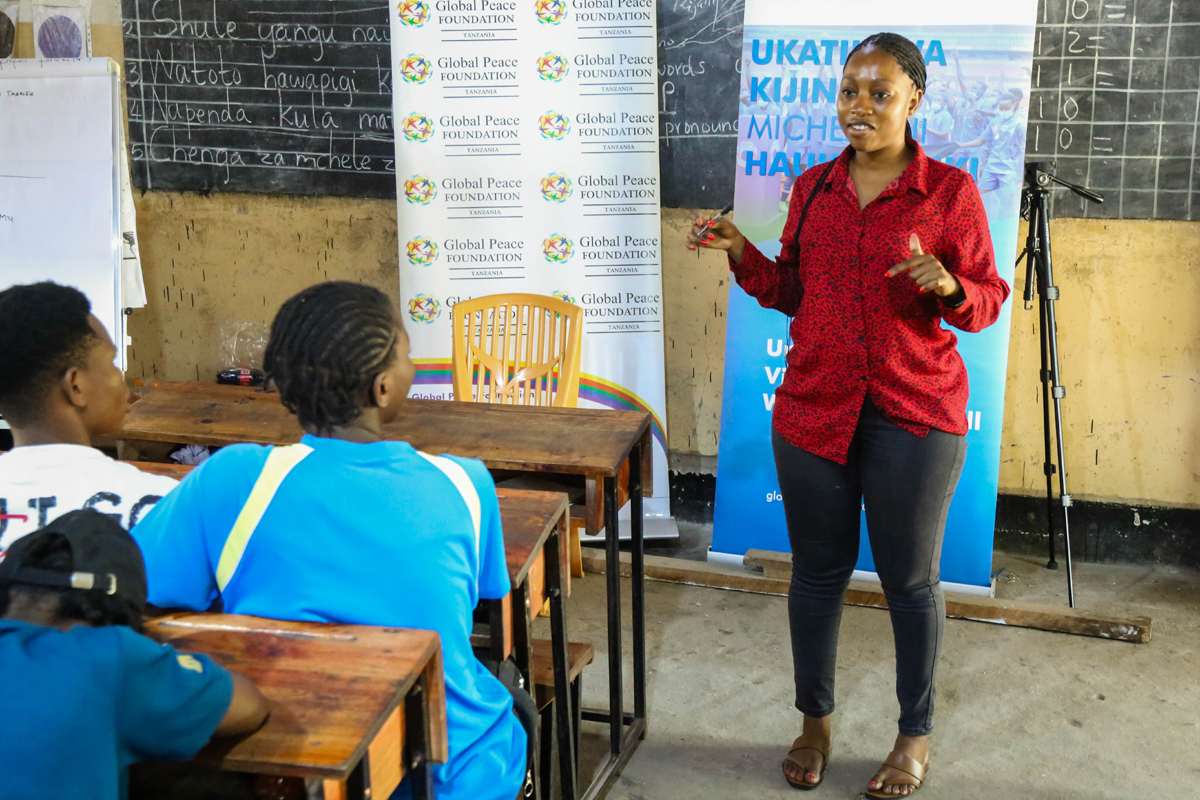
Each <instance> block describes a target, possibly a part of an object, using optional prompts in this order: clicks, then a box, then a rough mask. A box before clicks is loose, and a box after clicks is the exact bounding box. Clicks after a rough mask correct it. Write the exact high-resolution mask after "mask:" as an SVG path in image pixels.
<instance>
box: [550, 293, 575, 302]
mask: <svg viewBox="0 0 1200 800" xmlns="http://www.w3.org/2000/svg"><path fill="white" fill-rule="evenodd" d="M550 296H551V297H553V298H554V299H556V300H562V301H563V302H564V303H570V304H571V305H575V298H574V297H571V295H569V294H567V293H566V292H564V291H562V290H561V289H557V290H555V291H553V292H551V293H550Z"/></svg>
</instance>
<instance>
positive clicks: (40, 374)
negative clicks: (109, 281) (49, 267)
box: [0, 281, 100, 425]
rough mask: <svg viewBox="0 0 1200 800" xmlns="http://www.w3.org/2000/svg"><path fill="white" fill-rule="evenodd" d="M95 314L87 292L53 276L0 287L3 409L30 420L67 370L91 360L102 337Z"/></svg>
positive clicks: (13, 416)
mask: <svg viewBox="0 0 1200 800" xmlns="http://www.w3.org/2000/svg"><path fill="white" fill-rule="evenodd" d="M90 313H91V303H89V302H88V299H87V296H86V295H84V294H83V292H81V291H79V290H78V289H75V288H73V287H71V286H60V285H58V284H57V283H51V282H50V281H43V282H42V283H31V284H26V285H24V286H12V287H10V288H8V289H5V290H4V291H2V292H0V414H3V415H4V416H5V417H7V418H8V419H9V421H11V422H14V423H16V424H18V425H21V424H26V423H28V422H31V421H32V420H34V419H36V418H37V415H38V414H39V412H40V411H41V410H42V409H43V408H44V407H45V400H46V397H47V395H48V394H49V392H50V389H51V387H52V386H53V385H54V384H55V383H56V382H57V381H58V380H59V379H60V378H61V377H62V375H63V373H64V372H66V371H67V370H68V369H69V368H71V367H79V368H83V367H84V366H85V365H86V364H87V358H88V354H89V353H90V352H91V349H92V348H93V347H94V346H96V345H97V344H99V342H100V340H99V339H98V338H97V337H96V334H95V332H94V331H92V327H91V325H89V324H88V315H89V314H90Z"/></svg>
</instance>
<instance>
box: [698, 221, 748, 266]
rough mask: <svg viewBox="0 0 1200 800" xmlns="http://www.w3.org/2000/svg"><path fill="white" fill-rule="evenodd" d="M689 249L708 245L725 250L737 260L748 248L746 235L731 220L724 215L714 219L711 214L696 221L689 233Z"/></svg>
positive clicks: (714, 248) (738, 260)
mask: <svg viewBox="0 0 1200 800" xmlns="http://www.w3.org/2000/svg"><path fill="white" fill-rule="evenodd" d="M687 240H688V249H689V250H695V249H696V248H698V247H708V248H710V249H713V250H725V251H727V252H728V253H729V257H730V258H732V259H733V260H734V261H735V262H740V261H741V260H742V254H743V253H744V252H745V249H746V237H745V236H742V232H741V231H739V230H738V229H737V226H736V225H734V224H733V223H732V222H730V221H729V220H727V219H725V218H724V217H722V218H720V219H713V218H712V217H711V215H702V216H701V217H699V218H698V219H697V220H696V221H695V222H694V223H692V229H691V231H690V232H689V233H688V239H687Z"/></svg>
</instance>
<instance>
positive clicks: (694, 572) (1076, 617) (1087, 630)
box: [583, 547, 1152, 643]
mask: <svg viewBox="0 0 1200 800" xmlns="http://www.w3.org/2000/svg"><path fill="white" fill-rule="evenodd" d="M760 552H762V551H760ZM583 566H584V570H585V571H586V572H592V573H599V574H603V573H604V569H605V567H604V551H603V550H599V549H596V548H592V547H585V548H583ZM629 571H630V555H629V553H621V574H622V575H626V576H627V575H629ZM646 577H647V578H648V579H650V580H656V581H665V582H667V583H683V584H687V585H689V586H706V587H709V588H712V589H731V590H733V591H738V592H751V593H755V594H774V595H783V596H786V595H787V591H788V583H789V579H787V578H779V577H770V576H768V575H759V574H757V573H755V572H750V571H748V570H739V569H737V568H736V567H730V566H726V565H723V564H709V563H707V562H704V561H687V560H684V559H681V558H667V557H665V556H646ZM846 604H847V605H852V606H866V607H868V608H887V600H886V599H885V598H884V596H883V591H882V590H881V589H880V588H879V587H878V586H877V585H875V584H872V583H865V582H862V581H851V582H850V588H849V589H848V590H847V591H846ZM946 616H948V617H951V618H953V619H965V620H971V621H973V622H988V623H991V624H993V625H1010V626H1013V627H1017V628H1035V629H1037V630H1042V631H1051V632H1054V633H1071V634H1075V635H1078V636H1092V637H1095V638H1098V639H1112V640H1115V641H1119V642H1135V643H1144V642H1148V641H1150V634H1151V624H1152V621H1151V619H1150V618H1149V617H1118V616H1113V615H1111V614H1099V613H1096V612H1092V611H1085V610H1082V609H1078V608H1074V609H1072V608H1065V607H1062V606H1050V605H1042V604H1040V603H1026V602H1022V601H1019V600H999V599H996V598H991V597H978V596H976V595H969V594H958V593H954V592H947V593H946Z"/></svg>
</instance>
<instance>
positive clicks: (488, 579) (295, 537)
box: [133, 435, 525, 800]
mask: <svg viewBox="0 0 1200 800" xmlns="http://www.w3.org/2000/svg"><path fill="white" fill-rule="evenodd" d="M301 445H302V446H303V447H307V448H311V452H308V453H307V454H306V455H304V456H303V458H302V460H300V461H299V462H298V463H297V464H296V465H295V466H294V467H292V469H291V471H290V472H288V473H287V476H286V477H285V478H284V479H283V481H282V483H281V484H280V485H279V488H278V490H277V491H276V493H275V495H274V497H273V498H272V499H271V501H270V504H269V505H268V506H267V508H266V511H265V512H264V513H263V515H262V517H261V519H260V521H259V523H258V525H257V527H256V528H255V529H254V531H253V534H252V535H251V536H250V538H249V540H248V541H247V542H246V545H245V549H244V551H243V553H242V556H241V560H240V562H238V563H237V566H236V570H234V571H233V572H232V575H231V577H229V578H228V583H227V584H226V585H225V586H224V589H223V591H219V587H218V578H217V575H218V574H219V573H220V574H222V575H224V573H222V571H221V569H220V565H221V563H222V555H223V553H224V552H225V551H226V543H227V539H229V538H230V536H229V535H230V531H231V529H233V527H234V523H235V522H236V521H237V518H238V516H239V513H240V512H241V511H242V508H243V506H245V505H246V501H247V499H248V498H249V496H250V493H251V490H252V488H253V487H254V484H255V482H256V481H257V480H258V478H259V475H260V473H262V471H263V467H264V465H265V464H266V462H267V459H268V456H269V454H270V453H271V452H272V448H270V447H261V446H258V445H245V444H243V445H234V446H232V447H226V448H224V449H222V450H220V451H218V452H217V453H216V454H215V455H214V456H213V457H212V458H210V459H209V460H208V461H206V462H205V463H204V464H203V465H202V466H201V467H199V468H198V469H197V470H196V471H195V472H193V473H192V474H191V475H189V476H188V477H187V478H186V479H185V480H184V481H183V482H182V483H181V484H180V485H179V487H178V488H177V489H176V490H175V491H174V492H172V493H171V494H169V495H168V496H167V497H165V498H164V499H163V500H162V501H161V502H159V504H158V505H157V506H156V507H155V509H154V510H153V511H152V512H150V513H149V514H147V515H146V517H145V518H144V519H143V520H142V521H141V522H140V523H139V524H138V526H137V527H136V528H135V529H134V531H133V535H134V538H135V539H137V541H138V543H139V544H140V545H141V547H142V552H143V554H144V556H145V559H146V572H147V575H148V576H149V584H150V598H149V599H150V602H151V603H153V604H155V605H158V606H166V607H184V608H191V609H206V608H208V607H209V606H210V605H211V604H212V602H213V601H214V600H215V599H216V597H217V595H218V593H219V594H220V595H221V597H222V600H223V603H224V610H225V612H226V613H234V614H253V615H257V616H263V617H271V618H275V619H290V620H309V621H317V622H343V623H357V624H365V625H389V626H396V627H406V628H420V629H426V630H434V631H437V632H438V633H439V634H440V635H441V641H442V658H443V662H444V665H445V677H446V723H447V728H448V734H449V745H450V748H449V749H450V758H449V760H448V761H447V763H446V764H444V765H439V766H437V767H436V768H435V769H434V780H435V788H436V791H437V796H438V797H439V798H445V800H513V798H515V797H516V796H517V793H518V792H519V790H520V788H521V786H522V783H523V778H524V768H525V733H524V730H523V729H522V728H521V726H520V722H519V721H518V719H517V717H516V716H515V715H514V714H513V713H512V710H511V709H512V697H511V696H510V695H509V693H508V691H507V690H506V689H505V688H504V687H503V685H501V684H500V682H499V681H498V680H496V678H495V677H493V676H492V674H491V673H489V672H488V671H487V670H486V669H485V668H484V667H483V665H482V664H480V663H479V660H478V659H476V658H475V655H474V653H473V652H472V650H471V642H470V633H471V615H472V611H473V610H474V608H475V605H476V604H477V603H478V601H479V599H480V598H485V599H498V598H501V597H504V596H505V595H506V594H508V592H509V589H510V583H509V579H508V571H507V568H506V566H505V557H504V539H503V536H502V533H501V530H500V509H499V506H498V504H497V500H496V489H495V485H494V484H493V483H492V479H491V476H490V475H489V474H488V472H487V470H486V469H485V468H484V466H483V464H482V463H480V462H478V461H474V460H471V459H465V458H458V457H454V456H441V457H434V456H428V455H425V454H423V453H420V452H418V451H417V450H415V449H414V448H413V447H412V446H411V445H409V444H407V443H405V442H374V443H370V444H359V443H353V442H347V441H343V440H340V439H326V438H319V437H316V436H311V435H310V436H305V437H304V439H303V440H302V442H301ZM456 479H457V480H459V481H465V482H469V485H468V486H461V485H456V482H455V481H456ZM472 490H473V491H472ZM407 792H408V788H407V782H406V783H405V784H402V785H401V787H400V790H399V791H398V793H397V795H394V797H406V796H407Z"/></svg>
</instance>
